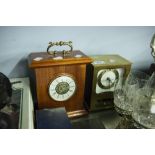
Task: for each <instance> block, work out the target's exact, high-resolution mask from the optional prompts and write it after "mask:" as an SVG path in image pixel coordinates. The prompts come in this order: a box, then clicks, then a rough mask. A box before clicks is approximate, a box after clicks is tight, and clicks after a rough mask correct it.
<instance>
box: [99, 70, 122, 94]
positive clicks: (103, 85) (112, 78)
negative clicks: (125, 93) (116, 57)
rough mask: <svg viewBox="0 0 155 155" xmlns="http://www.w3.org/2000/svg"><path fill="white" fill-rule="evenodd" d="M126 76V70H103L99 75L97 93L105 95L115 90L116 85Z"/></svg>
mask: <svg viewBox="0 0 155 155" xmlns="http://www.w3.org/2000/svg"><path fill="white" fill-rule="evenodd" d="M123 75H124V68H117V69H103V70H100V71H99V72H98V74H97V83H96V93H97V94H99V93H103V92H108V91H113V90H114V85H115V84H117V83H118V82H119V81H120V80H121V79H122V77H123Z"/></svg>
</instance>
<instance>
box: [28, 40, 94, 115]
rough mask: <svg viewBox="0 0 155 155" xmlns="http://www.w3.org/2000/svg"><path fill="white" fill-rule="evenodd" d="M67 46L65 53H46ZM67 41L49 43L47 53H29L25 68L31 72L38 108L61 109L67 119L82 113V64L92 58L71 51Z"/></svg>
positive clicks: (83, 81)
mask: <svg viewBox="0 0 155 155" xmlns="http://www.w3.org/2000/svg"><path fill="white" fill-rule="evenodd" d="M63 45H68V46H69V47H70V50H68V51H59V52H57V51H50V49H51V48H52V47H53V46H63ZM72 48H73V47H72V43H71V42H62V41H60V42H55V43H53V42H50V43H49V46H48V48H47V52H40V53H31V54H30V56H29V67H30V68H32V69H33V70H34V73H35V79H36V91H37V102H38V108H39V109H42V108H55V107H63V106H64V107H65V108H66V111H67V113H68V116H69V117H74V116H80V115H83V114H86V110H85V109H84V105H83V103H84V88H85V76H86V65H87V64H88V63H91V62H92V59H91V58H89V57H88V56H86V55H85V54H84V53H82V52H81V51H76V50H72Z"/></svg>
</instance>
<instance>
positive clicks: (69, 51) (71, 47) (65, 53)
mask: <svg viewBox="0 0 155 155" xmlns="http://www.w3.org/2000/svg"><path fill="white" fill-rule="evenodd" d="M48 44H49V45H48V47H47V53H48V54H50V55H56V54H57V53H58V51H55V50H53V51H49V49H50V48H51V47H53V46H65V45H67V46H69V47H70V50H63V51H62V53H63V55H64V56H65V55H68V54H71V51H72V50H73V45H72V41H68V42H64V41H59V42H49V43H48Z"/></svg>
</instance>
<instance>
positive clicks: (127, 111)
mask: <svg viewBox="0 0 155 155" xmlns="http://www.w3.org/2000/svg"><path fill="white" fill-rule="evenodd" d="M152 78H153V79H155V75H154V76H153V77H152ZM152 78H150V76H149V75H147V74H146V73H144V72H141V71H136V70H133V71H131V72H130V74H129V75H128V77H127V79H126V80H125V79H121V80H120V82H119V83H118V84H116V86H115V89H114V107H115V109H116V111H117V112H118V113H119V114H120V115H121V116H123V119H124V121H126V122H128V124H130V125H129V126H130V127H131V123H132V121H131V119H132V113H133V111H134V108H136V109H139V108H138V106H139V104H136V103H137V102H138V103H139V99H140V96H141V95H142V96H141V97H142V98H141V99H142V100H143V102H144V103H143V105H145V104H146V102H148V100H146V99H145V95H147V97H150V96H151V93H150V92H149V90H146V88H147V87H148V83H149V84H151V82H152ZM149 80H150V82H148V81H149ZM142 89H145V91H144V90H143V91H142ZM138 90H139V91H138ZM140 90H141V91H140ZM137 91H138V92H137ZM143 92H145V95H143ZM138 95H140V96H138ZM143 97H144V98H143ZM136 106H137V107H136ZM125 124H127V123H125Z"/></svg>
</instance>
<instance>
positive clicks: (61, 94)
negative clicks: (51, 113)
mask: <svg viewBox="0 0 155 155" xmlns="http://www.w3.org/2000/svg"><path fill="white" fill-rule="evenodd" d="M75 90H76V83H75V81H74V79H73V78H72V77H70V76H68V75H61V76H59V77H56V78H55V79H54V80H53V81H52V82H51V83H50V85H49V95H50V97H51V98H52V99H54V100H55V101H66V100H68V99H69V98H71V97H72V96H73V95H74V93H75Z"/></svg>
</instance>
